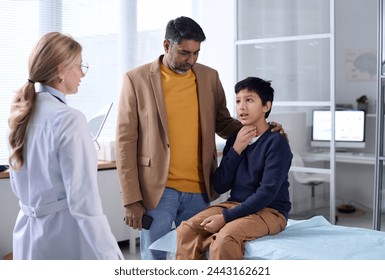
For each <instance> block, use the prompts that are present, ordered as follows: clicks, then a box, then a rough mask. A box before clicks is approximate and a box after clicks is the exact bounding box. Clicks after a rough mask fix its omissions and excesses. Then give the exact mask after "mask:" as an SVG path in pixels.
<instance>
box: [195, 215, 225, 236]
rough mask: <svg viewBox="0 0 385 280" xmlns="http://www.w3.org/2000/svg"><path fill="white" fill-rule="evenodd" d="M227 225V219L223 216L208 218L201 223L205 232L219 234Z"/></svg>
mask: <svg viewBox="0 0 385 280" xmlns="http://www.w3.org/2000/svg"><path fill="white" fill-rule="evenodd" d="M225 224H226V222H225V218H224V217H223V215H222V214H217V215H212V216H210V217H207V218H206V219H204V220H203V222H202V223H201V226H202V227H203V228H204V230H206V231H208V232H211V233H216V232H218V231H219V230H220V229H221V228H223V226H224V225H225Z"/></svg>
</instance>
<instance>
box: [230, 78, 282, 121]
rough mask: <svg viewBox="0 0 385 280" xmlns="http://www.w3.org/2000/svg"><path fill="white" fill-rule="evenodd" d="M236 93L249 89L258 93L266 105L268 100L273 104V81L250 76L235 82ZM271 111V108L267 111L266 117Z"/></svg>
mask: <svg viewBox="0 0 385 280" xmlns="http://www.w3.org/2000/svg"><path fill="white" fill-rule="evenodd" d="M234 89H235V94H238V93H239V92H240V91H241V90H243V89H247V90H248V91H251V92H255V93H256V94H258V96H259V98H260V99H261V101H262V105H266V103H267V102H268V101H270V102H271V105H272V106H273V100H274V89H273V88H272V87H271V81H265V80H263V79H261V78H257V77H248V78H246V79H244V80H242V81H239V82H238V83H236V84H235V87H234ZM270 112H271V108H270V110H269V111H268V112H266V113H265V118H268V117H269V115H270Z"/></svg>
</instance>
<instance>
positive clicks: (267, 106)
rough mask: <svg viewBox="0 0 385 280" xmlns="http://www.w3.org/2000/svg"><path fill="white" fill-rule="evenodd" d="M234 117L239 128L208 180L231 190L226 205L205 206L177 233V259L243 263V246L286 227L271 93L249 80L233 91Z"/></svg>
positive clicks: (284, 177) (282, 160) (280, 145)
mask: <svg viewBox="0 0 385 280" xmlns="http://www.w3.org/2000/svg"><path fill="white" fill-rule="evenodd" d="M235 93H236V111H237V115H238V119H239V121H240V122H241V123H242V124H243V125H244V126H243V128H242V129H241V130H240V131H239V132H238V133H237V134H235V135H233V136H232V137H230V138H229V139H228V140H227V142H226V146H225V148H224V151H223V159H222V161H221V163H220V166H219V167H218V169H217V170H216V172H215V174H214V178H213V184H214V188H215V191H216V192H218V193H220V194H223V193H225V192H227V191H229V190H230V197H229V199H228V200H227V201H225V202H222V203H220V204H218V205H215V206H210V207H208V208H206V209H205V210H203V211H202V212H200V213H198V214H197V215H195V216H194V217H192V218H190V219H189V220H187V221H185V222H183V223H182V224H181V225H180V226H179V227H178V228H177V251H176V259H204V257H205V254H206V249H208V248H209V255H210V259H223V260H230V259H243V253H244V243H245V241H248V240H254V239H256V238H259V237H262V236H265V235H273V234H277V233H279V232H281V231H282V230H283V229H284V228H285V227H286V223H287V219H288V214H289V211H290V209H291V202H290V198H289V181H288V172H289V169H290V165H291V160H292V157H293V155H292V153H291V150H290V146H289V143H288V140H287V138H286V137H285V136H284V135H282V134H280V133H278V132H271V128H270V126H269V124H268V123H267V122H266V118H267V117H268V116H269V114H270V111H271V107H272V103H273V98H274V89H273V88H272V87H271V83H270V82H269V81H265V80H263V79H260V78H257V77H249V78H246V79H244V80H242V81H240V82H238V83H237V84H236V85H235Z"/></svg>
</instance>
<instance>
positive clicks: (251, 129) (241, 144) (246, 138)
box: [233, 125, 257, 155]
mask: <svg viewBox="0 0 385 280" xmlns="http://www.w3.org/2000/svg"><path fill="white" fill-rule="evenodd" d="M256 136H257V128H256V127H255V126H252V125H246V126H244V127H242V128H241V130H239V132H238V134H237V138H236V139H235V142H234V145H233V149H234V150H235V151H236V152H237V153H238V154H239V155H240V154H241V153H242V152H243V150H244V149H246V147H247V146H248V145H249V143H250V141H251V139H253V138H254V137H256Z"/></svg>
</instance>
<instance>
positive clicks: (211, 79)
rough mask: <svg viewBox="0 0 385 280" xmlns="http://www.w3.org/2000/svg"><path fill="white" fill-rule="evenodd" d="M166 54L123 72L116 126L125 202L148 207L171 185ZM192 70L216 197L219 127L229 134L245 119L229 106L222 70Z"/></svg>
mask: <svg viewBox="0 0 385 280" xmlns="http://www.w3.org/2000/svg"><path fill="white" fill-rule="evenodd" d="M161 59H162V56H161V57H160V58H159V59H157V60H155V61H154V62H152V63H149V64H146V65H143V66H140V67H138V68H136V69H133V70H131V71H129V72H127V73H126V74H125V75H124V79H123V86H122V91H121V95H120V100H119V106H118V116H117V129H116V165H117V170H118V176H119V181H120V186H121V192H122V200H123V201H122V202H123V205H127V204H130V203H133V202H137V201H143V205H144V206H145V208H146V209H154V208H155V207H156V206H157V205H158V203H159V200H160V198H161V196H162V194H163V191H164V188H165V186H166V181H167V176H168V171H169V164H170V149H169V138H168V122H167V113H166V107H165V103H164V97H163V91H162V84H161V74H160V63H161ZM193 71H194V73H195V75H196V83H197V88H198V96H199V97H198V100H199V111H200V112H199V116H200V122H201V123H200V126H201V132H202V133H201V135H202V167H203V176H204V182H205V185H206V189H207V194H208V196H209V198H210V200H214V199H215V198H217V197H218V195H217V194H216V193H215V192H214V190H213V188H212V184H211V177H212V174H213V172H214V170H215V168H216V167H217V151H216V146H215V133H218V135H220V136H222V137H223V138H227V137H229V136H230V135H231V134H232V133H234V132H235V131H237V130H239V129H240V127H241V124H240V123H239V122H238V121H236V120H234V119H233V118H232V117H231V116H230V113H229V111H228V109H227V108H226V99H225V93H224V90H223V87H222V84H221V82H220V80H219V76H218V72H217V71H216V70H214V69H212V68H209V67H207V66H204V65H202V64H198V63H196V64H195V65H194V67H193ZM186 141H188V139H186Z"/></svg>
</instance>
